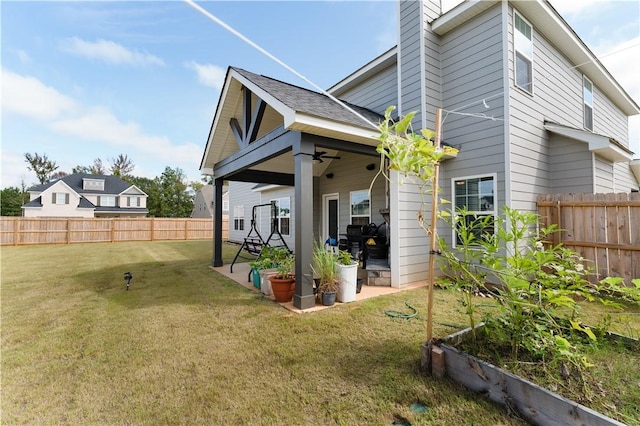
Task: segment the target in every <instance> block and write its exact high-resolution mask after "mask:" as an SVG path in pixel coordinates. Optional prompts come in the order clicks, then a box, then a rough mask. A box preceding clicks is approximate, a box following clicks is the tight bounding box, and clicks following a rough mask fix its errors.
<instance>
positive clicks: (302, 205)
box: [200, 67, 397, 311]
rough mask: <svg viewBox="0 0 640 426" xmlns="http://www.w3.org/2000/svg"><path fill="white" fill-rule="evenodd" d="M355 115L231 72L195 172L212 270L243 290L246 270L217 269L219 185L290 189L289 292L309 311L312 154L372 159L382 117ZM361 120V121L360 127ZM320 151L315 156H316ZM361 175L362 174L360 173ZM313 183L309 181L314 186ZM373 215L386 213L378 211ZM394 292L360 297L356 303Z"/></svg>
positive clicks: (318, 169)
mask: <svg viewBox="0 0 640 426" xmlns="http://www.w3.org/2000/svg"><path fill="white" fill-rule="evenodd" d="M349 107H350V108H352V109H353V110H355V111H357V113H358V114H359V115H358V114H354V113H353V112H351V111H349V110H348V109H346V108H344V107H342V106H341V105H339V104H338V103H336V102H335V101H333V100H331V99H330V98H329V97H327V96H325V95H323V94H320V93H317V92H313V91H310V90H307V89H304V88H301V87H297V86H293V85H290V84H287V83H283V82H280V81H277V80H274V79H271V78H268V77H264V76H261V75H256V74H253V73H250V72H248V71H245V70H241V69H238V68H233V67H230V68H229V69H228V71H227V76H226V79H225V85H224V88H223V91H222V94H221V98H220V101H219V104H218V107H217V109H216V113H215V116H214V119H213V123H212V127H211V131H210V134H209V138H208V142H207V146H206V148H205V153H204V156H203V159H202V162H201V167H200V169H201V171H202V172H203V174H208V175H211V176H213V178H214V241H213V259H212V266H213V267H214V268H216V270H218V271H219V272H221V273H223V274H224V275H227V276H230V277H232V279H235V278H233V276H235V275H236V274H238V277H239V279H235V280H236V281H237V282H239V283H241V284H243V285H246V284H247V283H246V277H247V274H248V266H246V269H245V268H241V267H240V264H238V265H237V266H238V268H235V267H234V270H233V273H231V271H230V270H229V268H228V267H223V261H222V204H223V203H222V195H223V185H224V182H225V181H239V182H254V183H262V184H272V185H284V186H291V187H293V188H294V200H295V201H294V205H293V207H294V212H295V214H294V215H293V217H292V219H293V229H294V234H295V235H294V239H295V257H296V264H295V276H296V289H295V295H294V298H293V302H292V307H293V308H295V309H298V310H302V311H306V310H309V309H316V301H315V295H314V294H313V277H312V274H311V270H310V265H311V263H312V253H313V244H314V239H318V240H319V239H320V238H321V237H320V234H321V230H320V229H319V228H320V224H319V221H320V220H319V217H318V213H317V211H318V208H317V206H315V207H314V202H315V203H317V202H318V201H317V199H318V196H319V195H318V194H317V193H316V192H315V191H316V188H317V178H319V177H320V176H322V175H323V173H324V172H325V170H326V168H327V166H328V165H329V164H330V161H331V160H328V161H327V160H325V161H318V159H319V158H318V157H319V156H318V153H319V152H325V153H326V152H328V153H330V154H335V153H345V154H354V155H357V156H366V157H368V158H370V160H371V161H375V160H376V159H377V158H379V156H378V153H377V152H376V147H377V144H378V141H377V139H376V136H377V135H376V133H377V132H376V129H374V128H372V126H371V123H377V122H380V121H381V119H382V117H381V116H380V115H379V114H377V113H374V112H372V111H370V110H367V109H365V108H361V107H358V106H355V105H349ZM362 117H365V118H366V120H365V119H363V118H362ZM320 150H322V151H320ZM363 170H364V168H363ZM314 179H315V181H314ZM379 207H387V206H386V205H384V206H379ZM392 291H397V289H391V288H380V289H375V288H371V289H367V290H366V291H365V292H364V293H362V294H360V295H359V296H360V298H364V297H371V296H373V295H376V294H382V293H384V292H392Z"/></svg>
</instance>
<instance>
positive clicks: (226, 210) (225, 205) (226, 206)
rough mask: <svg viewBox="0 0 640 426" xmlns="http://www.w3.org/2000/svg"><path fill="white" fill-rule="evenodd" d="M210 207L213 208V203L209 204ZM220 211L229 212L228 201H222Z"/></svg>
mask: <svg viewBox="0 0 640 426" xmlns="http://www.w3.org/2000/svg"><path fill="white" fill-rule="evenodd" d="M211 206H212V207H213V201H212V202H211ZM222 211H223V212H228V211H229V200H222Z"/></svg>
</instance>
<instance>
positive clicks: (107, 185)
mask: <svg viewBox="0 0 640 426" xmlns="http://www.w3.org/2000/svg"><path fill="white" fill-rule="evenodd" d="M83 179H93V180H103V181H104V190H96V189H83ZM59 181H62V182H64V183H66V184H67V185H68V186H69V187H70V188H71V189H72V190H74V191H75V192H77V193H78V194H120V193H122V192H124V191H126V190H127V189H129V188H131V187H132V186H133V185H131V184H130V183H127V182H125V181H124V180H122V179H120V178H119V177H117V176H103V175H90V174H85V173H76V174H72V175H68V176H64V177H62V178H60V179H56V180H54V181H51V182H47V183H43V184H41V185H36V186H34V187H32V188H30V189H29V191H30V192H42V191H45V190H46V189H47V188H49V187H50V186H52V185H54V184H55V183H57V182H59Z"/></svg>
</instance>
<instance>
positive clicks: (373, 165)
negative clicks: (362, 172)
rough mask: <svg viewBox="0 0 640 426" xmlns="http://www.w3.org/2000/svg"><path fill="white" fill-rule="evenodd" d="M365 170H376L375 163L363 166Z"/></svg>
mask: <svg viewBox="0 0 640 426" xmlns="http://www.w3.org/2000/svg"><path fill="white" fill-rule="evenodd" d="M365 168H366V169H367V170H373V169H375V168H376V164H375V163H369V164H367V165H366V166H365Z"/></svg>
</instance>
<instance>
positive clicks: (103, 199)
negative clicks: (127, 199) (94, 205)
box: [100, 195, 116, 207]
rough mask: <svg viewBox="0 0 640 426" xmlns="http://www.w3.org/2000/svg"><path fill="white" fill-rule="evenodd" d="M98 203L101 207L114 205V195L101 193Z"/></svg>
mask: <svg viewBox="0 0 640 426" xmlns="http://www.w3.org/2000/svg"><path fill="white" fill-rule="evenodd" d="M100 205H101V206H103V207H115V206H116V197H115V196H114V195H101V196H100Z"/></svg>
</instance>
